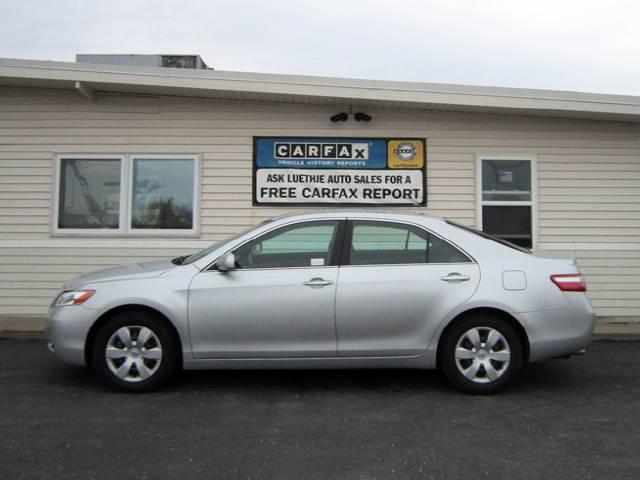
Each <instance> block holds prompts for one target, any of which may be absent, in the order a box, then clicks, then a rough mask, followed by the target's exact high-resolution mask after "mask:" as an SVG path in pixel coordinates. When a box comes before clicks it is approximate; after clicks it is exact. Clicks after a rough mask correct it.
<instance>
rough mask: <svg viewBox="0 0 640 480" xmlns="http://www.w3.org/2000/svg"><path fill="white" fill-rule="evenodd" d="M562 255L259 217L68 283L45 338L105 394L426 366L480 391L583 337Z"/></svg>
mask: <svg viewBox="0 0 640 480" xmlns="http://www.w3.org/2000/svg"><path fill="white" fill-rule="evenodd" d="M585 290H586V285H585V280H584V278H583V276H582V275H581V274H580V271H579V270H578V268H577V266H576V263H575V261H574V260H561V259H551V258H542V257H538V256H535V255H532V254H531V253H530V252H529V251H527V250H523V249H520V248H518V247H516V246H514V245H511V244H508V243H507V242H504V241H501V240H498V239H495V238H493V237H490V236H488V235H486V234H484V233H482V232H479V231H476V230H473V229H470V228H468V227H464V226H461V225H457V224H455V223H452V222H448V221H445V220H443V219H439V218H434V217H428V216H423V215H406V214H399V213H383V212H375V211H363V212H361V211H333V212H325V213H306V214H297V215H288V216H283V217H279V218H276V219H274V220H270V221H267V222H264V223H262V224H260V225H258V226H257V227H255V228H252V229H250V230H248V231H244V232H241V233H239V234H238V235H235V236H234V237H232V238H229V239H227V240H225V241H221V242H218V243H216V244H214V245H211V246H210V247H209V248H206V249H204V250H202V251H200V252H198V253H194V254H192V255H185V256H183V257H178V258H174V259H173V260H171V261H169V260H167V261H156V262H147V263H136V264H132V265H125V266H120V267H115V268H110V269H107V270H102V271H98V272H94V273H88V274H85V275H81V276H80V277H77V278H75V279H73V280H71V281H70V282H68V283H66V284H65V285H64V289H63V292H62V293H60V295H59V296H58V297H57V298H56V299H55V300H54V302H53V303H52V305H51V309H50V311H49V324H48V345H49V348H50V349H51V350H52V351H53V352H55V354H56V355H57V356H58V357H59V358H61V359H62V360H64V361H66V362H68V363H71V364H77V365H88V366H90V367H91V368H92V369H93V370H94V372H95V373H96V374H97V376H98V377H99V378H100V379H101V380H102V381H103V382H104V383H106V384H107V385H109V386H111V387H114V388H117V389H122V390H128V391H146V390H150V389H153V388H156V387H158V386H159V385H161V384H162V383H164V382H165V381H166V380H167V379H169V377H171V375H172V374H173V373H174V372H176V371H177V370H178V369H180V368H184V369H230V368H380V367H383V368H439V369H440V370H441V371H442V373H443V374H444V375H445V376H446V378H447V379H448V380H449V381H450V382H451V383H452V384H453V385H454V386H456V387H457V388H459V389H460V390H463V391H466V392H471V393H491V392H495V391H497V390H499V389H500V388H501V387H503V386H504V385H506V384H507V383H509V382H510V381H511V380H513V379H514V378H515V377H516V376H517V375H518V372H519V371H520V369H521V367H522V365H523V364H524V363H525V362H534V361H537V360H542V359H547V358H552V357H559V356H566V355H570V354H572V353H575V352H578V351H581V350H583V349H584V348H585V347H586V346H587V345H589V343H590V341H591V335H592V332H593V326H594V318H595V317H594V310H593V308H592V306H591V303H590V302H589V300H588V298H587V296H586V294H585Z"/></svg>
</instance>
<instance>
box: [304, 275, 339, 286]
mask: <svg viewBox="0 0 640 480" xmlns="http://www.w3.org/2000/svg"><path fill="white" fill-rule="evenodd" d="M303 285H306V286H307V287H326V286H327V285H333V282H332V281H331V280H325V279H324V278H320V277H314V278H312V279H311V280H308V281H306V282H304V283H303Z"/></svg>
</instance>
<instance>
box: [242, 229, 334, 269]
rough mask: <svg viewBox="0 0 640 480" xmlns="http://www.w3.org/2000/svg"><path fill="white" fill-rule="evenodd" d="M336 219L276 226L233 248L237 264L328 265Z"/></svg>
mask: <svg viewBox="0 0 640 480" xmlns="http://www.w3.org/2000/svg"><path fill="white" fill-rule="evenodd" d="M337 231H338V221H333V220H331V221H321V222H305V223H303V224H296V225H291V226H286V227H282V228H279V229H277V230H275V231H273V232H269V233H265V234H264V235H262V236H260V237H258V238H256V239H254V240H251V241H250V242H248V243H245V244H244V245H242V246H241V247H239V248H238V249H236V250H235V252H234V254H235V257H236V265H237V267H238V268H240V269H243V268H244V269H247V268H292V267H322V266H328V265H331V263H332V262H331V256H332V253H333V249H334V244H335V241H336V236H337Z"/></svg>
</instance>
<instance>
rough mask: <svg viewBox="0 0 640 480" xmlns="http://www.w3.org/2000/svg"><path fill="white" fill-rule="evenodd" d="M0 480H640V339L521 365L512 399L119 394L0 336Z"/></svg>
mask: <svg viewBox="0 0 640 480" xmlns="http://www.w3.org/2000/svg"><path fill="white" fill-rule="evenodd" d="M0 412H1V416H0V479H7V480H14V479H39V478H43V479H44V478H47V479H50V478H65V479H70V478H78V479H83V480H84V479H91V478H100V479H102V478H105V479H107V478H108V479H110V480H114V479H128V478H137V479H144V478H148V479H165V478H166V479H174V478H175V479H180V480H188V479H199V478H215V479H227V478H233V479H235V478H239V479H278V480H281V479H296V480H303V479H304V480H306V479H323V480H327V479H338V478H339V479H342V478H344V479H376V478H381V479H382V478H385V479H386V478H397V479H403V480H404V479H410V478H422V479H424V478H447V479H455V478H464V479H469V478H474V479H478V478H491V479H498V478H510V479H513V478H545V479H551V478H553V479H558V478H581V479H584V478H594V479H598V478H611V479H614V478H615V479H622V478H629V479H631V478H633V479H637V478H640V342H598V343H595V344H594V345H593V347H592V348H591V350H590V351H589V352H588V353H587V355H585V356H584V357H578V358H573V359H571V360H552V361H547V362H542V363H539V364H535V365H531V366H529V367H528V368H527V369H526V370H525V372H524V374H523V376H522V379H521V380H520V381H519V382H518V383H517V384H516V385H514V386H513V387H512V388H511V389H510V390H508V391H507V392H505V393H503V394H501V395H496V396H490V397H474V396H467V395H462V394H459V393H456V392H454V391H453V390H451V389H450V388H449V386H448V385H447V384H446V383H445V382H444V380H442V379H441V377H440V376H439V375H438V374H437V373H435V372H423V371H393V370H369V371H313V372H310V371H304V372H301V371H299V372H274V371H263V372H262V371H261V372H255V371H254V372H187V373H183V374H182V375H180V377H179V378H178V379H177V380H176V381H174V382H173V383H172V384H170V385H169V386H168V388H165V389H163V390H162V391H159V392H156V393H153V394H144V395H135V394H122V393H114V392H111V391H108V390H105V389H103V388H102V387H101V386H100V385H98V384H97V383H96V382H95V381H94V380H93V378H92V376H91V375H90V373H89V372H88V371H87V370H85V369H83V368H74V367H68V366H65V365H62V364H60V363H58V362H57V361H56V360H55V359H54V358H53V357H52V356H51V355H50V354H49V353H48V352H47V351H46V350H45V347H44V342H43V341H41V340H6V339H0Z"/></svg>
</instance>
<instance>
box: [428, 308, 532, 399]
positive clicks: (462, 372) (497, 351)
mask: <svg viewBox="0 0 640 480" xmlns="http://www.w3.org/2000/svg"><path fill="white" fill-rule="evenodd" d="M439 355H440V356H439V361H440V362H439V364H440V368H441V370H442V372H443V373H444V375H445V377H447V379H448V380H449V381H450V382H451V383H452V384H453V385H454V386H455V387H456V388H458V389H459V390H462V391H463V392H467V393H476V394H489V393H495V392H497V391H499V390H500V389H502V388H503V387H504V386H505V385H506V384H508V383H509V382H510V381H512V380H513V379H514V378H515V377H517V376H518V373H519V372H520V369H521V367H522V360H523V349H522V341H521V340H520V336H519V335H518V332H516V330H515V329H514V328H513V327H512V326H511V325H510V324H509V323H508V322H507V321H505V320H504V319H502V318H500V317H498V316H496V315H488V314H478V315H474V316H470V317H466V318H464V319H462V320H460V321H459V322H457V323H456V324H454V325H453V327H452V328H450V329H449V330H448V331H447V332H446V334H445V336H444V338H443V339H442V345H441V349H440V352H439Z"/></svg>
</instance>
